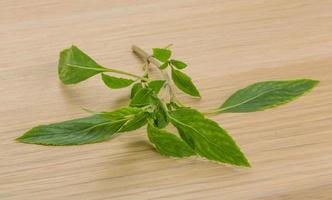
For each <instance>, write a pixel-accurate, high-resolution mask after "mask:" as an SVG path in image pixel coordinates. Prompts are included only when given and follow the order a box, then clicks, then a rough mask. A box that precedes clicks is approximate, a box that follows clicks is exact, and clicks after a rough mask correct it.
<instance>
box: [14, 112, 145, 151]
mask: <svg viewBox="0 0 332 200" xmlns="http://www.w3.org/2000/svg"><path fill="white" fill-rule="evenodd" d="M143 116H144V118H143ZM146 117H147V115H146V114H145V113H144V111H143V110H141V109H132V108H122V109H118V110H116V111H114V112H110V113H102V114H97V115H93V116H91V117H86V118H79V119H74V120H69V121H64V122H59V123H55V124H49V125H41V126H37V127H35V128H32V129H30V130H29V131H28V132H26V133H25V134H24V135H23V136H21V137H19V138H17V140H18V141H20V142H24V143H32V144H43V145H59V146H61V145H79V144H90V143H96V142H102V141H106V140H108V139H110V138H111V136H113V135H114V134H115V133H117V132H124V131H132V130H135V129H138V128H140V127H141V126H143V125H144V124H145V123H146Z"/></svg>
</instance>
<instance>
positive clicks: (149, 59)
mask: <svg viewBox="0 0 332 200" xmlns="http://www.w3.org/2000/svg"><path fill="white" fill-rule="evenodd" d="M131 48H132V50H133V52H134V53H136V54H137V55H138V56H139V57H140V58H141V59H143V60H144V61H145V62H147V63H152V64H153V65H154V66H156V68H157V69H158V70H159V71H160V73H161V74H162V76H163V78H164V79H165V81H166V86H167V88H168V92H169V94H170V100H171V101H173V102H175V103H177V104H179V105H181V106H183V104H182V103H180V102H179V100H178V99H177V98H176V97H175V93H174V90H173V88H172V85H171V79H170V77H169V75H168V74H167V72H166V71H165V70H161V69H160V68H159V67H160V63H159V61H158V60H156V59H155V58H154V57H152V56H151V55H149V54H148V53H146V52H145V51H144V50H143V49H141V48H140V47H138V46H136V45H133V46H132V47H131Z"/></svg>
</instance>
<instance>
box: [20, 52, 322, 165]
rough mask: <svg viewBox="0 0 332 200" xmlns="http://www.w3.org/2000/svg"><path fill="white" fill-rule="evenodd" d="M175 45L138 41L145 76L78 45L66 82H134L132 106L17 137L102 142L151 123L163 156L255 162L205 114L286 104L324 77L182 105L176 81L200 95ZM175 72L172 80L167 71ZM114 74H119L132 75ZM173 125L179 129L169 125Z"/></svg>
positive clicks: (66, 61) (63, 74)
mask: <svg viewBox="0 0 332 200" xmlns="http://www.w3.org/2000/svg"><path fill="white" fill-rule="evenodd" d="M169 47H170V46H168V47H165V48H154V49H153V51H152V52H153V54H152V55H148V54H147V53H146V52H144V51H143V50H142V49H140V48H139V47H137V46H133V47H132V49H133V51H134V52H135V53H136V54H138V55H139V56H140V57H141V58H142V59H143V60H144V65H143V70H144V74H143V75H136V74H132V73H129V72H125V71H121V70H118V69H114V68H106V67H103V66H102V65H100V64H98V63H97V62H96V61H94V60H93V59H92V58H90V57H89V56H88V55H87V54H86V53H84V52H83V51H82V50H80V49H79V48H78V47H76V46H71V47H70V48H68V49H64V50H63V51H61V53H60V59H59V66H58V73H59V78H60V80H61V81H62V82H63V83H64V84H76V83H79V82H81V81H84V80H86V79H88V78H90V77H92V76H95V75H97V74H100V75H101V79H102V81H103V82H104V83H105V85H106V86H107V87H109V88H111V89H119V88H126V87H129V86H131V94H130V103H129V106H128V107H123V108H119V109H116V110H114V111H111V112H109V111H106V112H98V113H93V114H92V115H91V116H89V117H85V118H79V119H74V120H69V121H64V122H59V123H54V124H49V125H41V126H37V127H34V128H32V129H30V130H29V131H27V132H26V133H25V134H24V135H22V136H21V137H19V138H17V140H18V141H20V142H23V143H31V144H42V145H59V146H60V145H80V144H90V143H96V142H103V141H106V140H109V139H111V138H112V137H114V136H115V135H117V134H120V133H125V132H130V131H133V130H136V129H139V128H141V127H143V126H145V125H146V124H147V135H148V138H149V140H150V142H151V143H152V144H153V145H154V147H155V148H156V150H157V151H158V152H159V153H160V154H161V155H163V156H168V157H178V158H183V157H190V156H200V157H204V158H207V159H208V160H212V161H216V162H219V163H225V164H231V165H237V166H245V167H249V166H250V164H249V162H248V160H247V158H246V157H245V156H244V154H243V153H242V152H241V150H240V148H239V147H238V145H237V144H236V143H235V141H234V140H233V139H232V137H231V136H230V135H229V134H228V133H227V132H226V131H225V130H224V129H223V128H221V127H220V126H219V125H218V123H216V122H214V121H212V120H211V119H208V118H207V117H206V116H205V115H207V114H217V113H226V112H232V113H243V112H254V111H261V110H265V109H268V108H272V107H276V106H279V105H282V104H285V103H287V102H289V101H291V100H294V99H296V98H297V97H299V96H301V95H303V94H304V93H306V92H307V91H309V90H310V89H312V88H313V87H314V86H315V85H316V84H317V83H318V82H319V81H316V80H309V79H299V80H286V81H285V80H284V81H265V82H259V83H255V84H252V85H250V86H248V87H246V88H243V89H240V90H238V91H237V92H235V93H234V94H233V95H231V96H230V97H229V98H228V99H227V100H226V101H225V102H224V103H223V104H222V105H221V106H219V107H218V108H216V109H214V110H212V111H210V112H208V113H201V112H199V111H197V110H196V109H193V108H190V107H187V106H185V105H183V104H182V103H181V102H180V101H179V100H178V99H177V98H176V96H175V92H174V87H173V85H172V82H173V83H174V85H175V86H176V87H177V88H178V89H179V90H181V91H182V92H184V93H186V94H188V95H190V96H193V97H198V98H200V97H201V95H200V93H199V91H198V89H197V87H196V86H195V85H194V83H193V82H192V79H191V78H190V77H189V76H188V75H187V74H185V73H184V72H183V69H185V68H186V67H187V64H186V63H185V62H183V61H181V60H175V59H172V58H171V56H172V52H171V50H170V49H169ZM152 65H153V66H155V67H156V68H157V69H158V70H159V71H160V72H161V74H162V77H163V78H162V79H152V78H151V77H150V74H149V67H150V66H152ZM169 70H170V71H171V79H170V78H169V75H168V73H167V71H169ZM109 73H110V74H120V75H123V76H125V77H127V78H122V77H116V76H113V75H109ZM170 124H172V125H173V126H174V127H175V128H176V129H177V131H178V134H176V133H173V132H172V131H169V130H167V129H166V128H167V126H168V125H170Z"/></svg>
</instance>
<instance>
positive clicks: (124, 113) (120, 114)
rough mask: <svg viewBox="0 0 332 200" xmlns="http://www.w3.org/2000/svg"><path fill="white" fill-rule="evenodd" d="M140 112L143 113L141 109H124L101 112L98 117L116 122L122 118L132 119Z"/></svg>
mask: <svg viewBox="0 0 332 200" xmlns="http://www.w3.org/2000/svg"><path fill="white" fill-rule="evenodd" d="M142 112H144V110H143V109H142V108H135V107H124V108H119V109H116V110H113V111H111V112H101V113H100V115H101V116H102V117H104V118H106V119H109V120H118V119H123V118H132V117H133V116H135V115H137V114H139V113H142Z"/></svg>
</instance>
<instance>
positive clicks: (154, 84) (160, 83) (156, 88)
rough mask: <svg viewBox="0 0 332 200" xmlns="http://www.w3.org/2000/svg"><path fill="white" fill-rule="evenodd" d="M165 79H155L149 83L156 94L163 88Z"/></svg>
mask: <svg viewBox="0 0 332 200" xmlns="http://www.w3.org/2000/svg"><path fill="white" fill-rule="evenodd" d="M165 82H166V81H165V80H154V81H151V82H149V83H148V86H149V88H151V89H152V90H153V91H154V92H155V93H156V94H158V93H159V91H160V90H161V88H162V87H163V86H164V84H165Z"/></svg>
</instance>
